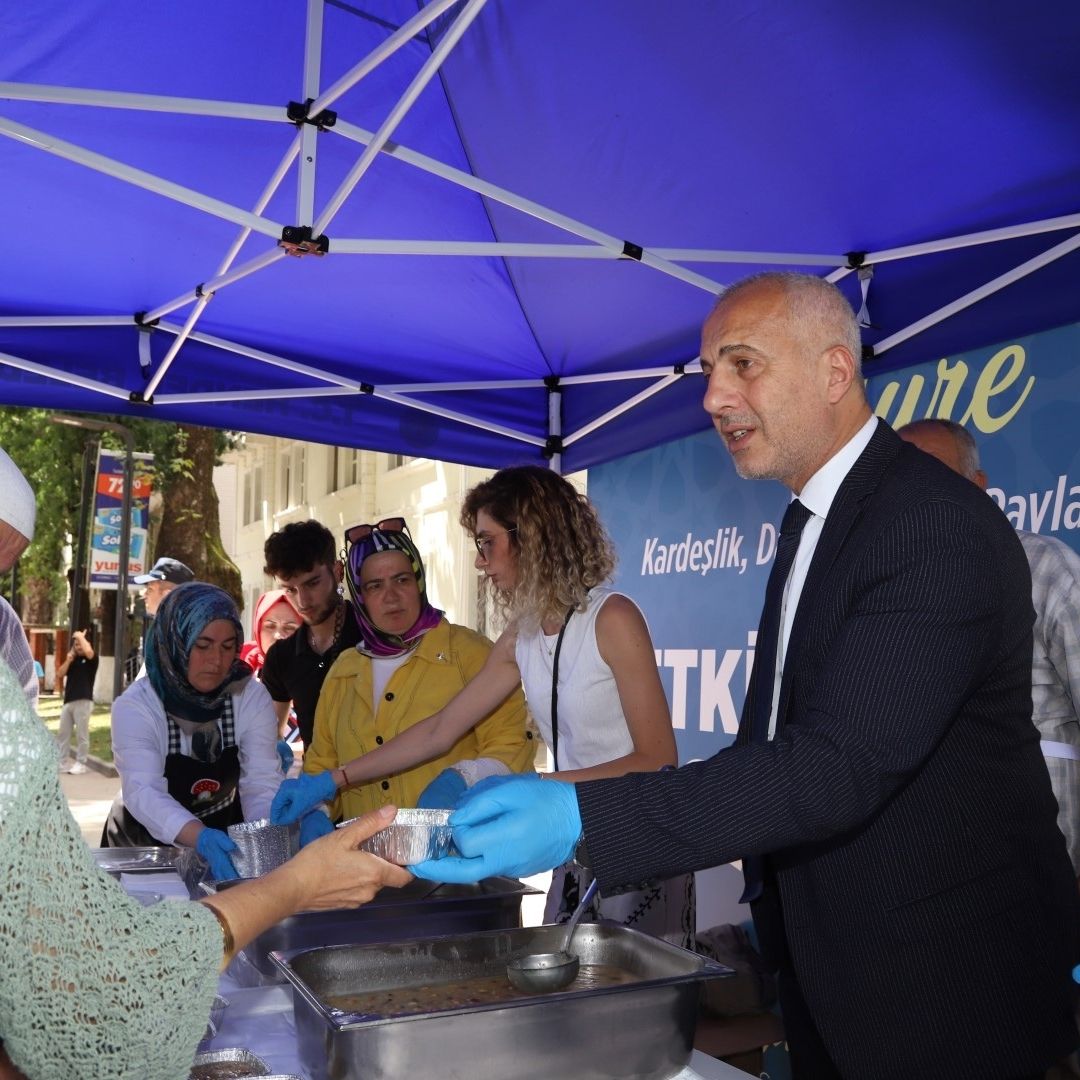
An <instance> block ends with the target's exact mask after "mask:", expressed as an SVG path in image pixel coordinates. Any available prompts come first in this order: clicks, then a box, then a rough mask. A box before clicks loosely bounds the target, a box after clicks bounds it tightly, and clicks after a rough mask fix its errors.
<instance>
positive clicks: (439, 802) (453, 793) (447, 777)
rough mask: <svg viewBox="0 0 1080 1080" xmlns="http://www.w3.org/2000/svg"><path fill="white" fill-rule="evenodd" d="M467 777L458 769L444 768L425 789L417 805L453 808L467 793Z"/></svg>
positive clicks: (421, 806)
mask: <svg viewBox="0 0 1080 1080" xmlns="http://www.w3.org/2000/svg"><path fill="white" fill-rule="evenodd" d="M465 788H466V784H465V777H464V776H462V775H461V773H459V772H458V771H457V769H443V771H442V772H441V773H439V775H438V776H436V777H435V779H434V780H432V781H431V783H430V784H428V786H427V787H426V788H424V790H423V791H421V792H420V798H419V799H417V800H416V805H417V806H418V807H419V808H420V809H421V810H452V809H453V808H454V807H455V806H457V801H458V799H459V798H461V796H462V795H464V794H465Z"/></svg>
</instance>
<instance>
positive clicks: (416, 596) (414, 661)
mask: <svg viewBox="0 0 1080 1080" xmlns="http://www.w3.org/2000/svg"><path fill="white" fill-rule="evenodd" d="M345 542H346V544H347V545H348V550H347V552H346V558H345V563H346V573H345V583H346V585H347V587H348V590H349V596H350V598H351V600H352V605H351V606H352V613H353V615H354V616H355V618H356V621H357V625H358V626H359V629H360V642H359V644H358V645H357V646H356V648H355V649H350V650H349V651H348V652H345V653H342V654H341V656H339V657H338V659H337V660H336V661H335V662H334V666H333V667H332V668H331V669H330V671H329V672H328V673H327V676H326V681H325V682H324V683H323V687H322V691H321V693H320V695H319V705H318V708H317V710H316V713H315V730H314V737H313V738H312V742H311V746H310V747H308V748H307V750H306V751H305V753H304V774H303V775H302V776H301V777H299V778H298V779H297V780H287V781H285V784H284V785H283V786H282V795H281V796H279V797H277V798H275V800H274V812H273V813H272V815H271V818H272V820H274V821H277V822H279V823H282V824H285V823H288V822H290V821H295V820H296V819H297V818H299V817H300V816H301V814H303V813H306V812H307V811H308V810H311V812H310V813H306V816H305V817H304V818H303V820H302V822H301V825H300V842H301V844H304V843H306V842H307V841H308V840H310V839H312V838H313V837H315V836H317V835H319V833H320V832H327V831H329V830H330V828H331V827H332V826H331V823H330V818H329V817H328V816H327V815H326V814H324V813H322V811H320V810H312V809H311V808H312V807H314V806H316V805H317V804H319V803H321V802H324V801H325V802H329V803H330V804H331V813H332V814H334V815H338V816H341V817H344V818H351V817H355V816H357V815H358V814H362V813H365V812H367V811H368V810H373V809H375V808H376V807H378V806H380V805H383V804H384V803H387V802H391V803H393V804H394V805H396V806H404V807H414V806H417V805H421V806H423V805H439V803H438V802H436V803H423V802H420V797H421V794H425V795H430V794H431V792H432V789H434V791H435V792H441V794H440V795H439V796H438V797H439V798H440V799H442V798H447V799H450V800H452V799H453V798H455V797H456V796H457V795H459V794H461V793H462V792H463V791H464V790H465V788H466V787H467V786H470V785H471V784H474V783H476V782H477V781H478V780H481V779H483V778H485V777H488V776H496V775H506V774H507V773H510V772H522V771H524V770H526V769H528V768H529V767H530V766H531V764H532V758H533V744H532V741H531V739H530V737H529V734H528V732H527V731H526V727H525V716H526V713H525V700H524V697H523V695H522V693H521V690H520V689H517V690H516V691H514V692H513V693H510V694H509V695H507V694H503V695H502V698H504V699H505V700H502V699H500V700H499V701H496V702H494V703H493V704H492V706H491V707H489V708H487V709H485V710H483V711H482V712H481V713H480V714H479V715H478V716H477V721H478V722H477V724H476V726H475V728H472V729H471V730H469V731H466V732H463V733H462V735H461V737H460V738H457V739H452V740H450V741H449V742H448V743H447V745H446V747H445V748H444V749H443V751H442V752H441V753H440V754H437V755H432V759H431V760H428V761H426V762H424V763H423V764H420V765H418V766H416V767H415V768H407V769H402V770H400V771H398V772H397V773H395V774H394V775H392V776H388V777H386V778H385V779H384V780H382V782H381V783H379V784H372V785H369V786H367V787H363V788H361V787H355V788H353V787H350V785H349V784H348V780H347V778H344V777H342V776H341V771H342V770H341V766H342V765H343V764H344V763H347V762H350V761H352V760H354V759H355V758H357V757H358V756H359V755H361V754H364V753H366V752H367V751H369V750H373V749H375V747H376V746H379V745H381V744H382V743H384V742H386V741H388V740H389V739H391V738H393V737H394V736H395V735H397V734H398V733H399V732H402V731H406V730H407V729H408V728H410V727H411V726H412V725H413V724H415V723H416V722H417V721H419V720H422V719H423V718H424V717H426V716H428V715H429V714H430V713H432V712H434V711H436V710H437V709H440V708H441V707H442V706H443V705H445V704H446V703H447V702H448V701H449V700H450V699H451V698H453V697H454V696H455V695H456V694H457V693H458V691H459V690H461V688H462V687H463V686H465V684H466V683H467V682H468V681H469V680H470V679H471V678H472V677H473V675H475V674H476V673H477V672H478V671H479V670H480V669H481V668H482V667H483V665H484V662H485V661H486V659H487V657H488V654H489V653H490V651H491V642H490V641H488V640H487V639H486V638H484V637H481V636H480V635H479V634H477V633H475V632H474V631H472V630H470V629H468V628H467V627H464V626H456V625H454V624H453V623H450V622H448V621H447V620H446V618H445V617H444V615H443V613H442V612H441V611H439V610H438V609H437V608H435V607H433V606H432V604H431V602H430V601H429V599H428V595H427V579H426V576H425V573H424V563H423V560H422V559H421V558H420V552H419V551H418V550H417V549H416V545H415V544H414V543H413V541H412V538H411V537H410V536H409V533H408V529H407V528H406V525H405V519H404V518H387V519H385V520H383V521H380V522H379V523H378V524H377V525H357V526H355V527H354V528H352V529H349V530H348V531H347V532H346V534H345ZM339 788H348V790H342V791H341V793H340V794H339V793H338V789H339ZM290 792H292V793H293V794H296V795H300V802H301V803H302V804H303V805H302V808H301V809H300V810H298V811H295V812H293V811H290V810H289V808H288V804H290V803H291V802H292V801H293V800H292V799H291V797H290V795H289V793H290ZM301 792H302V793H303V794H302V795H301V794H300V793H301Z"/></svg>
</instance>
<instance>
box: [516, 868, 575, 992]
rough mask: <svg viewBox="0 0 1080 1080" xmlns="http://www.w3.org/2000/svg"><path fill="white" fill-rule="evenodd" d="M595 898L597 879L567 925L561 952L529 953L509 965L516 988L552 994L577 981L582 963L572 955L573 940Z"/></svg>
mask: <svg viewBox="0 0 1080 1080" xmlns="http://www.w3.org/2000/svg"><path fill="white" fill-rule="evenodd" d="M595 895H596V878H593V880H592V883H591V884H590V885H589V887H588V888H587V889H586V890H585V895H584V896H583V897H582V898H581V903H580V904H578V906H577V907H576V908H575V909H574V914H573V915H571V916H570V921H569V922H568V923H567V924H566V937H565V938H564V939H563V947H562V949H560V950H559V952H553V953H529V954H528V955H527V956H517V957H515V958H514V959H513V960H511V961H510V963H508V964H507V965H506V977H507V978H508V979H509V980H510V983H511V985H512V986H514V987H515V988H516V989H518V990H523V991H524V992H525V993H527V994H550V993H551V992H552V991H553V990H564V989H565V988H566V987H568V986H569V985H570V984H571V983H572V982H573V981H574V980H575V979H576V978H577V975H578V969H579V968H580V966H581V961H580V960H579V959H578V957H577V956H575V955H574V954H573V953H571V952H570V939H571V938H572V937H573V936H574V931H575V930H576V929H577V924H578V921H579V920H580V919H581V915H582V912H583V911H584V910H585V909H586V908H587V907H588V906H589V902H590V901H591V900H592V898H593V897H594V896H595Z"/></svg>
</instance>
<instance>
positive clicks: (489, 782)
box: [455, 769, 540, 809]
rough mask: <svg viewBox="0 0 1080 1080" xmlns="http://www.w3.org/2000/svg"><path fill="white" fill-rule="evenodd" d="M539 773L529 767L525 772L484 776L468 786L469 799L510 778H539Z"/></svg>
mask: <svg viewBox="0 0 1080 1080" xmlns="http://www.w3.org/2000/svg"><path fill="white" fill-rule="evenodd" d="M539 779H540V774H539V773H536V772H533V771H532V769H530V770H529V771H528V772H525V773H516V772H512V773H499V774H498V775H497V776H485V777H484V779H483V780H477V781H476V783H475V784H473V786H472V787H471V788H469V799H470V800H472V799H475V798H476V796H477V795H480V794H482V793H483V792H485V791H491V789H492V788H497V787H499V786H500V785H502V784H505V783H508V782H509V781H511V780H539ZM459 805H461V806H464V805H465V800H464V799H462V800H461V801H460V803H459ZM455 809H456V808H455Z"/></svg>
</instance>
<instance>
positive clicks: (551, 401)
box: [547, 386, 562, 476]
mask: <svg viewBox="0 0 1080 1080" xmlns="http://www.w3.org/2000/svg"><path fill="white" fill-rule="evenodd" d="M547 422H548V435H549V436H551V437H552V438H554V439H559V438H561V437H562V390H561V389H560V388H559V387H558V386H554V387H548V394H547ZM548 468H549V469H552V470H553V471H554V472H557V473H558V474H559V475H560V476H561V475H562V451H561V450H559V451H557V452H556V453H554V454H552V455H551V457H550V458H549V459H548Z"/></svg>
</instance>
